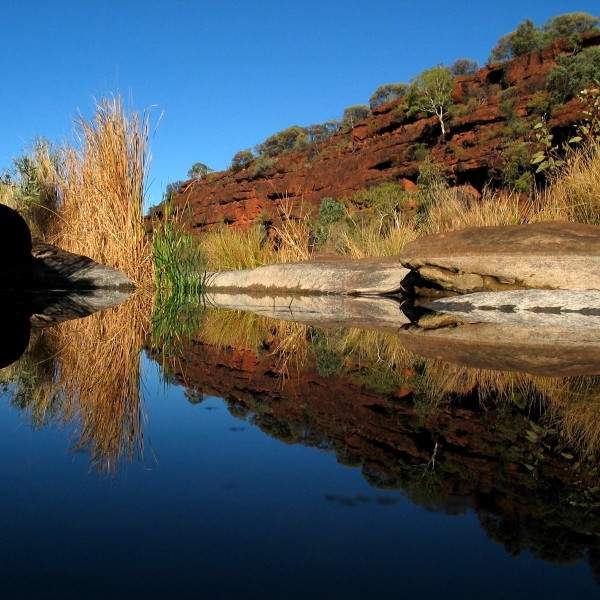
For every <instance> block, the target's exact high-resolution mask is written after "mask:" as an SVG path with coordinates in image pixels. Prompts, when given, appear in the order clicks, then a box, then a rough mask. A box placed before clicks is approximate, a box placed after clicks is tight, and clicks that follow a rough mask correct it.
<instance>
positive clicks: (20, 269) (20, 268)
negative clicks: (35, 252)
mask: <svg viewBox="0 0 600 600" xmlns="http://www.w3.org/2000/svg"><path fill="white" fill-rule="evenodd" d="M30 264H31V232H30V231H29V227H28V225H27V223H26V222H25V220H24V219H23V217H21V215H20V214H19V213H18V212H17V211H15V210H13V209H12V208H9V207H8V206H6V205H4V204H0V280H1V281H3V282H4V285H5V286H12V285H14V284H15V283H16V282H17V281H18V280H19V279H20V278H21V277H22V274H23V273H24V272H26V271H27V269H28V268H29V266H30Z"/></svg>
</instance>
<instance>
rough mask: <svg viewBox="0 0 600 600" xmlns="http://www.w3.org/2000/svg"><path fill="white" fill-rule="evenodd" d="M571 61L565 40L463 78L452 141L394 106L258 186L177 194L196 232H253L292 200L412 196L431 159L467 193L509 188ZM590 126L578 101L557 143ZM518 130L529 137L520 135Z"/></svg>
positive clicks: (206, 182) (559, 124) (241, 177)
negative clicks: (554, 81) (559, 66)
mask: <svg viewBox="0 0 600 600" xmlns="http://www.w3.org/2000/svg"><path fill="white" fill-rule="evenodd" d="M584 44H585V45H586V46H594V45H598V44H600V34H590V35H586V37H585V40H584ZM565 51H567V42H566V41H565V40H563V41H559V42H556V43H555V44H553V45H551V46H548V47H546V48H544V49H542V50H540V51H537V52H533V53H531V54H528V55H525V56H522V57H519V58H516V59H513V60H511V61H508V62H506V63H501V64H492V65H489V66H486V67H484V68H483V69H481V70H480V71H479V72H478V73H476V74H474V75H465V76H461V77H458V78H456V88H455V90H454V100H455V102H456V105H457V108H458V109H459V110H458V111H457V114H455V116H454V117H453V119H452V121H451V123H450V125H449V131H448V132H447V134H446V136H445V137H442V136H441V132H440V127H439V123H438V122H437V118H436V117H435V116H433V117H429V116H426V115H424V114H422V115H417V116H416V117H412V118H407V117H406V115H405V112H404V110H403V108H402V103H401V102H395V103H389V104H386V105H383V106H381V107H379V108H377V109H376V110H375V111H374V115H373V117H372V118H370V119H367V120H365V121H362V122H360V123H358V124H357V125H356V126H355V127H354V128H353V129H352V130H344V131H342V132H340V133H338V134H336V135H334V136H333V137H332V138H330V139H329V140H328V141H327V142H324V143H322V144H317V145H315V146H314V147H313V148H311V149H309V150H307V151H304V152H298V153H294V154H289V155H286V156H280V157H278V158H277V159H276V161H275V164H274V166H273V167H271V168H270V169H267V170H266V171H265V172H264V173H262V174H261V175H257V176H254V175H253V173H252V166H251V167H249V168H247V169H245V170H243V171H240V172H239V173H233V172H231V171H224V172H221V173H213V174H211V175H209V176H208V177H205V178H203V179H201V180H192V181H188V182H186V183H185V184H184V185H183V186H182V188H181V189H180V190H179V192H178V193H177V194H176V206H177V207H178V209H179V210H184V209H186V210H188V211H189V214H191V226H192V228H194V230H195V231H203V230H208V229H211V228H213V227H215V226H218V225H221V224H228V225H232V226H235V227H240V228H245V227H249V226H250V225H251V224H252V223H253V222H254V220H255V219H256V218H257V217H258V216H259V215H260V216H262V217H263V218H265V219H266V220H267V221H269V220H276V218H277V209H278V207H279V206H280V205H281V203H282V202H283V201H285V200H286V199H287V200H295V201H297V200H302V201H304V202H306V203H308V204H310V205H313V206H315V207H318V205H319V203H320V201H321V200H322V199H323V198H324V197H332V198H340V197H343V196H347V195H351V194H353V193H354V192H356V191H358V190H361V189H364V188H369V187H372V186H375V185H377V184H379V183H382V182H384V181H397V182H399V183H401V184H402V185H403V186H404V187H405V188H406V189H409V188H412V187H414V184H415V181H416V178H417V175H418V171H419V167H420V165H421V162H422V159H423V154H426V153H429V155H430V156H431V157H432V158H433V159H435V160H436V161H438V162H442V163H443V164H444V165H445V166H446V167H447V168H448V172H449V176H450V178H451V179H452V180H453V181H454V183H456V184H458V185H462V184H468V185H470V186H474V187H475V188H477V189H480V188H481V187H482V186H483V185H485V184H486V183H488V182H490V181H491V182H498V183H499V182H500V181H501V179H502V170H503V168H504V167H505V165H506V152H505V149H506V147H507V145H508V143H509V141H510V140H511V139H512V140H525V139H526V140H531V139H532V138H533V136H532V131H531V128H532V127H533V123H534V122H535V121H536V120H538V119H539V116H537V115H535V114H534V112H533V111H534V108H533V96H534V94H535V92H537V91H540V90H544V89H545V83H546V78H547V76H548V73H549V72H550V71H551V70H552V68H553V66H554V65H555V59H556V57H557V56H558V55H559V54H560V53H562V52H565ZM419 117H420V118H419ZM580 117H581V103H579V102H578V101H577V100H576V99H575V100H572V101H571V102H569V103H567V104H566V105H565V106H563V107H562V108H561V109H560V110H558V111H555V112H554V113H553V114H552V119H551V122H550V125H551V127H552V131H553V133H554V134H556V136H557V137H555V140H560V139H561V136H563V137H564V135H565V134H566V133H567V131H568V130H569V129H570V128H571V127H572V126H573V124H574V123H575V122H576V121H577V120H578V119H579V118H580ZM525 120H526V121H525ZM509 122H510V124H511V126H512V127H513V131H512V132H511V133H510V135H508V134H507V125H508V124H509ZM515 124H517V125H521V126H522V127H521V128H522V129H523V131H522V132H520V133H519V132H517V133H515V131H514V130H515V127H514V126H515ZM517 129H518V127H517ZM187 214H188V213H186V215H187Z"/></svg>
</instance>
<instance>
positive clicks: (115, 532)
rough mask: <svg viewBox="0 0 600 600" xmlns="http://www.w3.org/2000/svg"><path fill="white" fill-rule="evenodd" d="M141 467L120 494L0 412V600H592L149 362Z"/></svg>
mask: <svg viewBox="0 0 600 600" xmlns="http://www.w3.org/2000/svg"><path fill="white" fill-rule="evenodd" d="M143 370H144V377H145V381H144V394H145V403H146V408H147V413H148V424H147V427H146V430H145V439H146V449H145V465H143V466H140V465H138V464H135V463H134V464H132V465H129V466H127V467H124V468H122V469H121V470H120V471H119V472H118V473H117V475H116V477H115V478H114V479H112V480H111V479H110V478H109V477H107V476H106V475H99V474H97V473H96V472H94V471H92V470H90V466H89V460H88V457H87V456H85V455H81V454H74V453H71V452H69V451H68V450H67V448H68V433H67V432H66V431H61V430H58V429H57V428H56V427H45V428H42V429H40V430H37V431H32V430H31V429H30V427H29V424H28V423H27V422H26V421H25V420H24V419H23V417H21V416H20V415H19V413H18V411H17V410H15V409H10V408H8V406H7V401H6V400H5V399H4V400H3V401H2V404H1V408H0V465H1V466H0V472H1V474H2V475H1V477H2V484H3V485H2V490H3V491H2V493H1V496H0V519H1V522H2V538H1V540H2V541H1V542H0V548H1V553H0V564H2V578H1V580H0V581H1V583H0V586H1V588H0V590H1V591H2V594H3V597H10V595H11V594H12V595H13V596H21V597H22V596H23V595H25V594H26V593H29V595H30V596H32V597H45V598H47V597H61V598H69V597H77V598H79V597H85V598H93V597H98V598H104V597H107V596H110V595H112V596H113V597H137V595H138V594H139V595H140V596H143V595H150V594H151V595H152V596H153V597H171V598H178V597H186V598H187V597H190V598H191V597H194V598H196V597H210V598H221V597H222V598H226V597H228V598H376V597H387V598H396V597H444V598H453V597H456V598H464V597H486V598H493V597H498V598H500V597H502V598H505V597H507V596H510V597H513V598H516V597H542V596H545V597H578V598H584V597H591V595H592V594H594V593H595V592H596V590H597V588H596V585H595V583H594V581H593V577H592V575H591V572H590V570H589V568H588V567H587V566H586V565H585V563H579V564H577V565H574V566H570V567H569V568H568V569H567V568H565V567H562V566H558V565H552V564H549V563H544V562H542V561H536V560H534V559H533V558H531V556H530V555H529V554H527V553H524V554H523V555H521V556H519V557H517V558H516V559H514V558H512V557H511V556H510V555H509V554H508V553H507V552H506V550H505V549H504V548H503V547H502V546H501V545H499V544H495V543H492V542H490V541H488V540H487V538H486V535H485V533H484V532H483V531H482V529H481V528H480V526H479V524H478V521H477V517H476V515H474V513H473V512H471V511H468V512H467V513H466V514H462V515H460V516H456V517H448V516H446V515H443V514H440V513H435V512H428V511H426V510H424V509H423V508H420V507H417V506H415V505H413V504H411V503H410V502H409V501H408V500H406V499H405V498H404V497H403V496H402V495H401V494H400V493H399V492H394V491H385V490H379V489H375V488H372V487H370V486H369V485H368V484H367V482H366V481H365V479H364V478H363V476H362V475H361V473H360V470H359V469H354V468H348V467H343V466H340V465H338V464H337V463H336V459H335V454H334V453H332V452H329V453H328V452H321V451H319V450H317V449H315V448H308V447H304V446H300V445H285V444H282V443H281V442H279V441H277V440H275V439H273V438H270V437H268V436H267V435H265V434H263V433H262V432H261V431H260V430H259V429H258V428H257V427H255V426H253V425H252V424H251V423H249V422H244V421H242V420H239V419H236V418H234V417H233V416H231V415H230V414H229V412H228V411H227V408H226V406H225V404H224V403H223V402H222V401H221V400H220V399H218V398H213V397H209V398H206V399H205V400H204V401H203V402H202V404H200V405H194V404H191V403H189V402H188V400H187V398H186V397H185V396H184V390H183V389H181V388H176V387H168V388H167V389H165V388H164V386H163V384H162V383H161V382H160V380H159V373H158V370H157V367H156V366H155V365H154V364H153V363H150V362H149V361H147V360H144V362H143Z"/></svg>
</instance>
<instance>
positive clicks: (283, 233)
mask: <svg viewBox="0 0 600 600" xmlns="http://www.w3.org/2000/svg"><path fill="white" fill-rule="evenodd" d="M279 218H280V224H279V225H278V226H276V227H274V228H273V231H272V236H268V235H267V233H266V231H264V229H263V228H262V227H261V226H260V225H255V226H254V227H252V228H251V229H248V230H239V229H232V228H227V227H224V228H222V229H219V230H217V231H211V232H208V233H205V234H203V235H202V237H201V240H200V244H201V251H202V255H203V257H204V260H205V263H206V269H207V270H208V271H235V270H239V269H254V268H256V267H260V266H261V265H269V264H276V263H286V262H293V261H299V260H307V259H309V258H310V257H311V256H312V245H311V229H310V224H309V218H310V215H309V212H308V209H307V207H306V206H305V205H304V204H302V203H299V204H294V203H293V202H291V201H288V200H287V199H286V200H284V201H283V202H282V203H281V206H280V207H279Z"/></svg>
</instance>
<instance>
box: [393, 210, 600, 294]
mask: <svg viewBox="0 0 600 600" xmlns="http://www.w3.org/2000/svg"><path fill="white" fill-rule="evenodd" d="M599 258H600V227H599V226H597V225H583V224H581V223H568V222H562V221H553V222H542V223H533V224H531V225H514V226H499V227H474V228H471V229H465V230H462V231H450V232H447V233H438V234H435V235H429V236H423V237H421V238H419V239H417V240H415V241H414V242H411V243H410V244H407V245H406V246H405V248H404V250H403V251H402V252H401V254H400V262H401V263H402V265H404V266H405V267H407V268H409V269H412V270H413V271H415V272H417V273H418V275H419V276H420V277H421V278H422V279H424V280H426V281H429V282H431V283H432V284H433V285H434V286H438V287H440V288H442V289H445V290H451V291H454V292H460V293H469V292H480V291H500V290H509V289H534V288H537V289H556V290H600V261H599V260H598V259H599Z"/></svg>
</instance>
